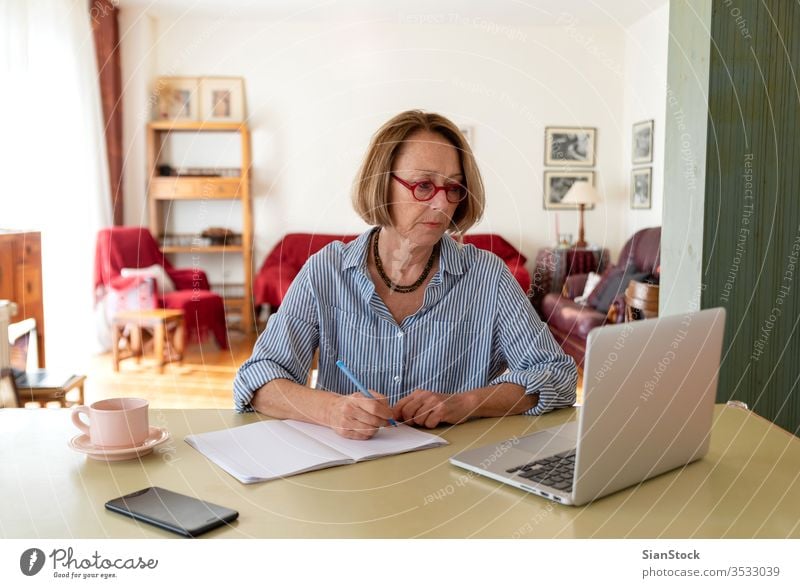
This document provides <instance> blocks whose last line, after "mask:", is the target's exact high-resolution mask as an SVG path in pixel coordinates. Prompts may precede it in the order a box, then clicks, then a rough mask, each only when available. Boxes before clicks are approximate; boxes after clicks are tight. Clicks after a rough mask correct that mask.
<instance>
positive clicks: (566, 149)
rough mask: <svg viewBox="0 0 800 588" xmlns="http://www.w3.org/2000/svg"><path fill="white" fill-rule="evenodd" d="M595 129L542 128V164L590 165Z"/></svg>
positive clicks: (592, 155)
mask: <svg viewBox="0 0 800 588" xmlns="http://www.w3.org/2000/svg"><path fill="white" fill-rule="evenodd" d="M596 132H597V131H596V129H593V128H584V127H547V128H546V129H545V130H544V164H545V165H557V166H562V167H592V166H593V165H594V142H595V134H596Z"/></svg>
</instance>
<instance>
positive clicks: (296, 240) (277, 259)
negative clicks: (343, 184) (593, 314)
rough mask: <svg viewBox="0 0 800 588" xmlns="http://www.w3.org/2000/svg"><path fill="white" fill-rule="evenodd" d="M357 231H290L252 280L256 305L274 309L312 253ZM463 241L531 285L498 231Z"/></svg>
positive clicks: (519, 257) (524, 287) (522, 263)
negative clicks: (489, 255)
mask: <svg viewBox="0 0 800 588" xmlns="http://www.w3.org/2000/svg"><path fill="white" fill-rule="evenodd" d="M356 238H358V235H319V234H310V233H289V234H288V235H286V236H285V237H284V238H283V239H281V241H280V242H279V243H278V244H277V245H276V246H275V247H274V248H273V249H272V251H271V252H270V253H269V255H267V258H266V260H264V263H263V265H262V266H261V269H260V270H259V271H258V275H257V276H256V278H255V280H254V281H253V300H254V302H255V305H256V306H261V305H263V304H269V305H270V307H272V309H273V310H274V309H276V308H277V307H278V306H280V304H281V302H282V301H283V297H284V296H286V292H287V291H288V290H289V285H290V284H291V283H292V280H294V278H295V276H296V275H297V274H298V272H299V271H300V268H301V267H303V264H304V263H305V262H306V261H307V260H308V258H309V257H311V256H312V255H313V254H314V253H316V252H317V251H319V250H320V249H322V248H323V247H325V246H326V245H327V244H329V243H332V242H333V241H342V242H344V243H348V242H350V241H352V240H354V239H356ZM464 243H465V244H468V245H474V246H475V247H478V248H479V249H486V250H487V251H491V252H492V253H494V254H495V255H497V256H498V257H499V258H500V259H502V260H503V261H504V262H505V263H506V265H507V266H508V269H509V270H510V271H511V273H512V275H513V276H514V278H515V279H516V280H517V282H519V285H520V287H521V288H522V290H523V291H524V292H527V291H528V288H530V285H531V277H530V274H529V273H528V270H526V269H525V262H526V261H527V260H526V258H525V256H524V255H522V253H520V252H519V251H517V250H516V249H515V248H514V247H513V246H512V245H511V244H510V243H509V242H508V241H506V240H505V239H503V238H502V237H500V236H499V235H492V234H479V235H465V236H464Z"/></svg>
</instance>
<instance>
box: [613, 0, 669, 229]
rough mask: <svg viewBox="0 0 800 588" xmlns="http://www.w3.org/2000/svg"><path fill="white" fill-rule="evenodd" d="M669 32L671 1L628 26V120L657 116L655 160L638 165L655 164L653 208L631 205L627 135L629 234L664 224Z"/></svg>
mask: <svg viewBox="0 0 800 588" xmlns="http://www.w3.org/2000/svg"><path fill="white" fill-rule="evenodd" d="M668 32H669V4H665V5H664V6H662V7H660V8H658V9H656V10H655V11H654V12H652V13H651V14H649V15H647V16H645V17H643V18H641V19H640V20H639V21H637V22H636V23H634V24H633V25H631V26H630V27H628V29H627V34H626V36H625V124H626V127H627V128H628V129H631V128H632V126H633V124H634V123H637V122H640V121H643V120H649V119H653V121H654V125H653V129H654V130H653V155H654V157H653V163H652V164H637V165H636V166H635V167H636V168H637V169H638V168H640V167H651V168H652V171H651V178H652V208H651V209H650V210H641V209H636V210H632V209H631V208H630V204H629V203H630V198H631V181H630V174H631V170H632V169H633V167H634V165H633V164H632V163H631V148H632V140H633V139H632V133H631V131H629V132H628V134H627V135H625V147H624V154H625V155H624V159H623V168H624V173H625V174H627V176H628V183H627V188H626V190H625V193H626V194H627V198H628V204H627V205H626V209H627V210H628V212H627V214H626V223H627V224H626V226H627V230H626V234H628V235H632V234H633V233H634V232H636V231H637V230H639V229H643V228H645V227H655V226H660V225H661V216H662V207H663V194H664V137H665V136H666V133H665V130H666V129H665V126H664V125H665V117H666V111H667V41H668Z"/></svg>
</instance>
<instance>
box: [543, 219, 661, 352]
mask: <svg viewBox="0 0 800 588" xmlns="http://www.w3.org/2000/svg"><path fill="white" fill-rule="evenodd" d="M660 271H661V227H653V228H649V229H642V230H640V231H638V232H636V233H634V235H633V236H632V237H631V238H630V239H629V240H628V242H627V243H625V246H624V247H623V248H622V252H621V253H620V254H619V261H618V262H617V264H616V265H614V266H611V267H609V268H607V269H606V271H605V272H604V273H603V279H602V280H601V281H600V283H598V284H597V286H596V287H595V289H594V290H593V291H592V294H591V295H590V296H589V299H588V300H587V301H586V304H578V303H576V302H575V301H574V300H573V298H575V297H576V296H580V295H581V294H582V293H583V289H584V286H585V284H586V277H587V275H588V274H575V275H572V276H569V277H568V278H567V280H566V282H565V283H564V290H563V292H562V293H561V294H557V293H550V294H547V295H546V296H545V297H544V300H543V301H542V313H541V314H542V319H543V320H544V321H545V322H546V323H547V326H548V327H549V328H550V332H552V333H553V336H554V337H555V339H556V341H558V343H559V344H560V345H561V348H562V349H563V350H564V351H565V352H566V353H568V354H569V355H571V356H572V357H573V358H574V359H575V363H577V364H578V366H580V367H581V368H582V367H583V358H584V355H585V354H586V338H587V337H588V336H589V331H591V330H592V329H594V328H595V327H600V326H602V325H604V324H606V322H608V321H609V315H610V316H612V317H613V318H614V320H615V321H616V322H622V321H623V320H624V317H625V303H624V292H625V288H627V287H628V283H629V282H630V281H631V280H632V279H633V280H637V281H648V282H652V283H658V280H659V278H660ZM612 309H613V312H610V311H611V310H612Z"/></svg>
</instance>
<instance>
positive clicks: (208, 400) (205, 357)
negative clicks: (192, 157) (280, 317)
mask: <svg viewBox="0 0 800 588" xmlns="http://www.w3.org/2000/svg"><path fill="white" fill-rule="evenodd" d="M230 339H231V348H230V349H227V350H224V351H223V350H220V349H219V348H218V347H217V346H216V344H215V343H214V342H213V341H212V340H209V341H207V342H206V343H204V344H202V345H197V344H195V345H190V346H188V348H187V350H186V358H185V359H184V361H183V364H182V365H175V364H168V365H167V366H166V367H165V368H164V373H163V374H159V373H158V370H157V369H156V367H155V363H154V362H153V361H152V360H147V359H145V360H143V361H142V363H141V364H137V363H136V361H135V360H134V359H127V360H125V361H122V362H121V363H120V371H119V372H115V371H114V370H113V367H112V362H111V354H110V353H109V354H105V355H98V356H96V357H95V358H94V361H93V363H92V368H91V371H90V372H89V374H87V375H88V377H87V378H86V390H85V395H86V397H85V399H84V401H85V403H86V404H91V403H92V402H95V401H97V400H102V399H103V398H113V397H120V396H134V397H137V398H145V399H147V400H148V401H149V402H150V406H151V407H152V408H226V409H227V408H232V407H233V378H234V376H235V375H236V370H237V369H238V368H239V366H240V365H242V363H244V361H245V360H246V359H247V358H248V357H250V354H251V352H252V350H253V345H254V344H255V341H256V335H255V334H250V335H244V334H242V333H239V332H236V331H231V333H230ZM582 384H583V382H582V378H579V380H578V402H579V403H580V402H581V400H582V396H583V394H582V393H583V386H582Z"/></svg>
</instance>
